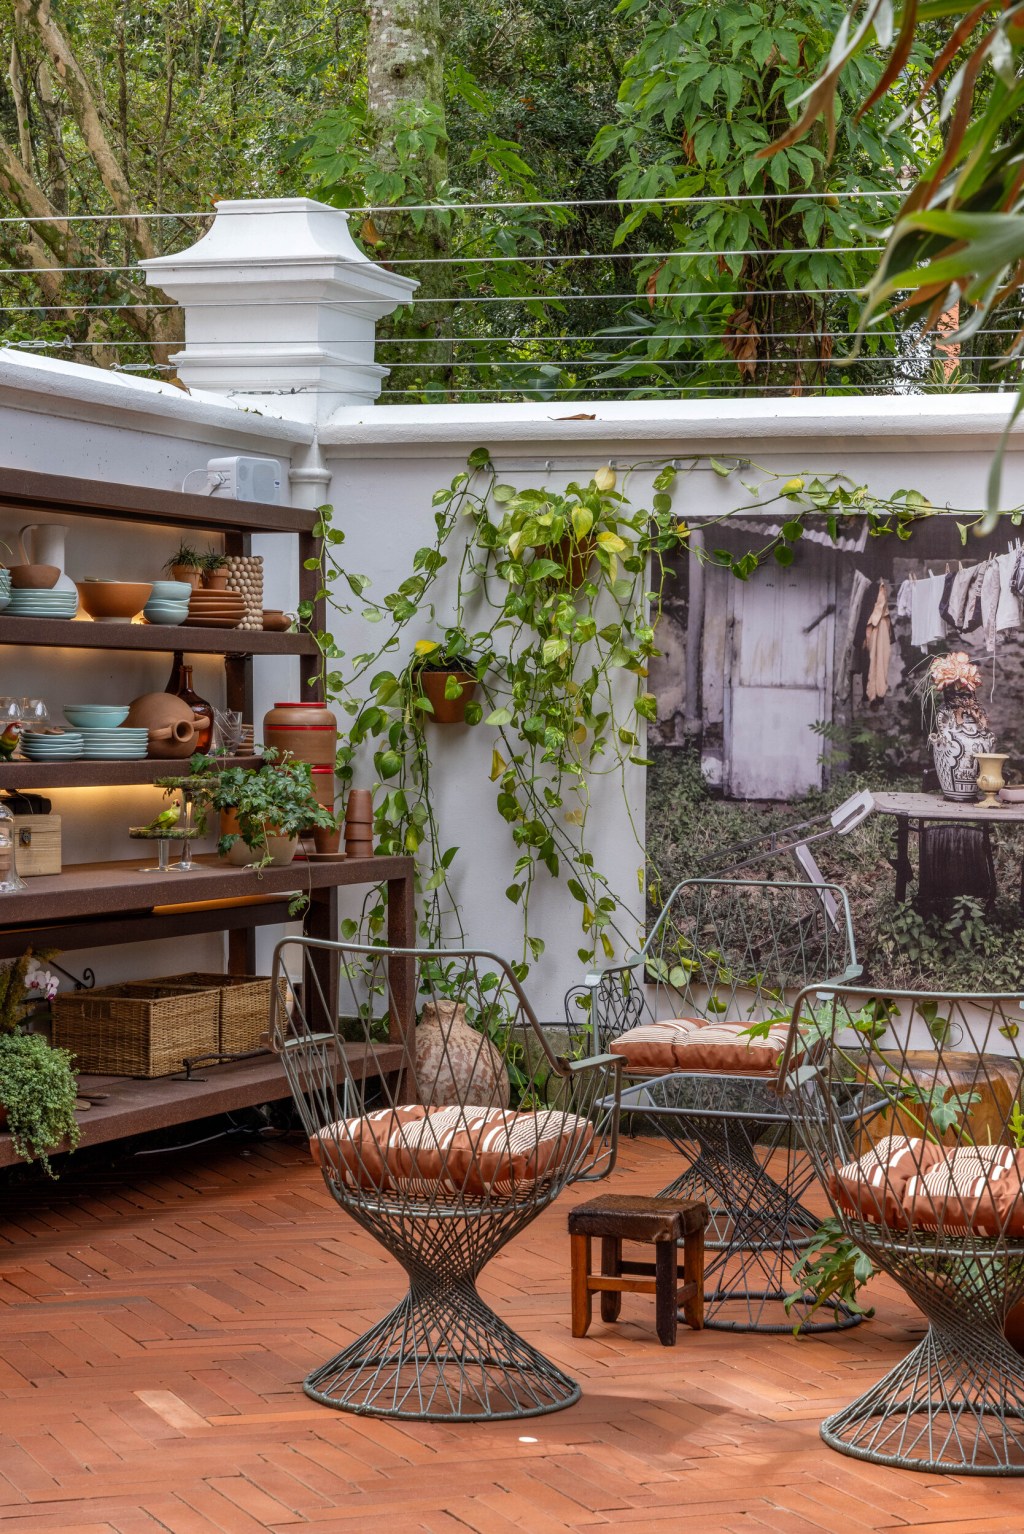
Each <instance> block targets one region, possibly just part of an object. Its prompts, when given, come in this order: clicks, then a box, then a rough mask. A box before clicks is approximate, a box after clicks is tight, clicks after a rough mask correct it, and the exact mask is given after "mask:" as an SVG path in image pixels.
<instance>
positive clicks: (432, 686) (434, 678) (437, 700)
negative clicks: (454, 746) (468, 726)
mask: <svg viewBox="0 0 1024 1534" xmlns="http://www.w3.org/2000/svg"><path fill="white" fill-rule="evenodd" d="M450 676H453V677H455V678H456V680H457V681H459V682H461V683H462V695H461V696H460V697H458V698H446V697H445V695H444V693H445V688H446V686H447V684H448V678H449V677H450ZM420 686H421V687H422V689H423V693H424V696H425V697H426V698H428V699H429V701H430V705H431V707H432V708H433V710H434V712H433V713H432V714H430V715H428V716H427V717H428V718H430V719H433V720H434V722H435V724H462V723H463V721H464V720H465V718H466V704H467V703H468V702H469V701H470V699H471V698H472V696H473V694H474V693H475V692H476V678H475V677H474V676H472V675H471V674H470V673H469V672H468V671H421V672H420Z"/></svg>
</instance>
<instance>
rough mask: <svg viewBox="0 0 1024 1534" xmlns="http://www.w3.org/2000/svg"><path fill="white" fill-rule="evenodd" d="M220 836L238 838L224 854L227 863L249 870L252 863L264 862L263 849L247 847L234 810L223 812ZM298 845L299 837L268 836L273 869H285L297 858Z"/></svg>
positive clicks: (268, 848) (268, 847) (221, 814)
mask: <svg viewBox="0 0 1024 1534" xmlns="http://www.w3.org/2000/svg"><path fill="white" fill-rule="evenodd" d="M220 834H221V836H237V837H238V841H237V842H235V843H234V844H233V846H232V847H231V848H230V850H229V851H228V852H225V853H224V854H223V856H224V857H225V859H226V860H227V862H229V863H232V864H233V865H234V866H235V867H236V868H247V867H248V866H249V864H250V863H259V862H261V861H262V858H263V852H262V849H261V848H258V847H247V846H246V844H245V842H243V841H242V838H241V834H240V832H239V829H238V816H237V815H236V814H235V812H234V810H221V812H220ZM298 845H299V838H298V837H297V836H274V835H272V834H268V836H267V851H268V852H269V853H270V866H271V868H285V867H286V866H287V865H288V864H289V863H290V862H291V860H292V858H293V857H294V856H295V853H296V850H297V848H298Z"/></svg>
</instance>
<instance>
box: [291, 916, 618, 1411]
mask: <svg viewBox="0 0 1024 1534" xmlns="http://www.w3.org/2000/svg"><path fill="white" fill-rule="evenodd" d="M325 966H326V967H325ZM274 975H275V979H276V980H281V981H283V982H284V984H283V985H278V984H275V985H274V987H273V1000H272V1012H271V1029H270V1036H271V1045H272V1047H273V1049H274V1050H275V1052H276V1053H277V1054H278V1055H279V1056H280V1058H281V1061H282V1064H283V1067H284V1070H285V1074H286V1076H287V1079H288V1083H289V1086H290V1088H291V1091H292V1095H293V1097H294V1099H295V1104H296V1107H297V1110H298V1112H299V1115H300V1117H301V1120H302V1124H303V1127H304V1129H305V1132H306V1134H307V1135H308V1137H309V1140H310V1148H311V1151H312V1152H313V1155H314V1158H315V1159H316V1160H317V1162H318V1163H319V1165H320V1169H321V1171H322V1173H323V1177H324V1180H325V1183H326V1185H327V1188H328V1189H329V1191H330V1193H331V1195H332V1196H333V1198H334V1199H335V1200H336V1202H337V1203H338V1204H339V1206H340V1207H341V1208H342V1209H343V1210H345V1211H346V1212H347V1213H348V1214H350V1215H351V1216H352V1218H353V1219H355V1220H356V1221H357V1222H358V1223H359V1224H360V1225H362V1226H363V1227H364V1229H366V1230H367V1231H369V1232H370V1234H371V1235H373V1236H374V1237H375V1238H376V1239H377V1240H378V1241H379V1242H380V1243H381V1244H382V1245H383V1246H384V1247H385V1248H386V1249H387V1250H388V1251H389V1252H390V1253H391V1254H392V1256H394V1257H395V1258H396V1259H397V1261H398V1262H399V1263H400V1264H401V1266H402V1267H403V1268H404V1269H405V1271H406V1274H407V1275H408V1279H409V1289H408V1293H407V1295H406V1296H405V1298H404V1299H403V1300H402V1301H401V1302H400V1303H399V1304H398V1305H396V1306H395V1307H394V1309H392V1310H391V1311H390V1312H389V1314H388V1315H386V1316H384V1317H383V1318H382V1319H381V1320H380V1321H379V1322H378V1323H377V1324H376V1325H375V1326H373V1327H371V1328H370V1330H369V1331H367V1332H366V1333H365V1334H364V1335H363V1336H361V1337H359V1338H357V1339H356V1340H355V1341H354V1342H352V1343H350V1344H349V1345H348V1346H347V1347H345V1348H343V1349H342V1351H341V1352H340V1353H338V1354H337V1355H336V1356H335V1357H334V1358H331V1359H329V1360H328V1361H327V1362H326V1363H324V1364H323V1365H321V1366H320V1367H319V1368H317V1369H315V1370H314V1371H313V1372H312V1373H311V1374H310V1375H309V1377H308V1378H307V1380H306V1381H305V1390H306V1393H307V1394H308V1395H310V1396H312V1397H313V1399H314V1400H317V1401H320V1402H322V1403H324V1404H325V1405H328V1406H333V1407H337V1408H340V1409H342V1410H345V1411H351V1412H357V1413H363V1414H366V1415H371V1416H386V1417H400V1418H412V1419H424V1420H452V1419H467V1418H468V1419H492V1418H505V1417H525V1416H534V1415H538V1414H541V1413H545V1412H550V1411H557V1410H559V1409H560V1408H562V1407H564V1406H569V1405H571V1404H572V1403H573V1402H574V1401H576V1400H577V1399H578V1398H579V1394H580V1391H579V1386H578V1385H577V1384H576V1382H575V1381H574V1380H572V1379H570V1378H569V1377H568V1376H567V1375H565V1374H564V1373H563V1372H562V1371H561V1370H560V1369H558V1368H557V1367H556V1366H555V1365H554V1364H552V1363H551V1362H550V1361H549V1360H548V1359H546V1358H545V1357H544V1355H543V1354H542V1353H540V1352H539V1351H538V1350H537V1349H536V1348H534V1347H533V1346H532V1345H531V1344H530V1343H528V1342H527V1341H525V1339H523V1338H522V1337H520V1336H518V1335H517V1334H516V1333H515V1332H514V1331H513V1330H512V1328H511V1327H509V1326H508V1325H507V1324H506V1322H505V1321H503V1320H502V1319H501V1317H500V1316H498V1315H497V1314H496V1313H495V1311H494V1310H492V1309H491V1307H490V1306H489V1305H487V1304H486V1303H485V1302H484V1301H483V1300H482V1299H481V1298H480V1295H479V1293H478V1291H477V1279H478V1277H479V1275H480V1273H481V1271H482V1269H483V1268H484V1266H485V1265H486V1263H488V1262H489V1261H490V1259H491V1258H492V1257H493V1256H494V1255H495V1253H496V1252H498V1251H499V1250H500V1249H501V1248H502V1247H503V1246H504V1245H505V1244H506V1243H507V1242H508V1241H510V1240H511V1239H512V1238H513V1237H514V1236H515V1235H517V1234H518V1232H519V1231H521V1230H522V1229H523V1228H524V1227H525V1226H526V1225H528V1224H529V1223H530V1221H531V1220H533V1219H534V1218H535V1217H536V1216H537V1215H538V1214H539V1213H540V1212H541V1210H543V1209H544V1208H545V1207H546V1206H547V1205H548V1204H549V1203H551V1201H552V1200H553V1199H554V1198H556V1197H557V1196H558V1194H559V1193H560V1192H561V1190H562V1189H563V1188H564V1187H566V1186H567V1185H568V1184H569V1183H571V1182H574V1181H577V1180H581V1179H583V1180H590V1179H597V1178H600V1177H603V1176H606V1175H607V1173H608V1172H609V1171H610V1170H611V1168H612V1166H613V1165H614V1161H615V1150H616V1135H617V1126H618V1098H619V1090H620V1075H621V1063H620V1062H619V1061H618V1060H616V1059H614V1058H613V1057H610V1056H609V1057H605V1058H603V1059H602V1058H595V1057H592V1056H589V1055H587V1056H584V1057H582V1058H578V1059H571V1058H567V1057H565V1056H564V1055H562V1056H559V1055H556V1054H555V1052H554V1050H553V1049H552V1047H551V1044H550V1043H549V1041H548V1038H547V1037H546V1035H545V1033H544V1031H543V1029H542V1028H541V1027H540V1025H539V1023H538V1021H537V1019H536V1016H535V1015H534V1012H533V1010H532V1008H531V1007H530V1004H529V1002H528V1000H527V998H526V996H525V994H524V992H523V990H522V988H521V986H520V985H519V983H518V981H517V980H516V978H515V976H514V975H513V974H512V971H511V969H510V968H509V966H508V965H507V964H506V963H505V961H504V960H503V959H501V958H499V957H498V956H497V955H494V954H488V953H481V952H475V951H470V950H454V949H448V950H445V951H443V952H441V951H431V950H424V949H420V950H413V949H396V948H377V947H366V946H362V945H358V944H346V943H328V942H324V941H318V940H314V939H309V938H293V939H286V940H284V941H283V942H282V943H280V944H279V945H278V947H277V949H276V951H275V960H274ZM327 977H329V979H330V981H331V982H332V983H333V985H335V986H336V987H337V992H338V996H339V1006H338V1012H337V1017H334V1016H332V1013H331V1010H330V1009H329V1008H328V1004H327V1000H326V997H327V995H328V994H329V992H330V990H331V989H332V984H329V983H326V979H327ZM300 981H302V982H303V984H301V985H300ZM282 997H284V1000H282ZM414 1010H415V1011H416V1012H418V1013H419V1022H418V1024H417V1023H416V1022H415V1021H414V1016H413V1013H414Z"/></svg>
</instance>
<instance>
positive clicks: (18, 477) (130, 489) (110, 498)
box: [0, 468, 317, 533]
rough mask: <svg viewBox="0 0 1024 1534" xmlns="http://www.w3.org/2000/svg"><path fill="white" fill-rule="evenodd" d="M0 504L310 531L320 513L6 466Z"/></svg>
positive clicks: (167, 523) (173, 523)
mask: <svg viewBox="0 0 1024 1534" xmlns="http://www.w3.org/2000/svg"><path fill="white" fill-rule="evenodd" d="M0 506H5V507H10V508H12V509H13V510H16V511H29V512H37V511H46V512H53V511H56V512H58V513H59V515H60V516H61V517H69V516H72V517H73V516H86V517H106V518H111V519H113V520H114V521H128V522H150V523H157V524H159V525H162V526H164V527H201V528H204V529H210V530H211V531H221V530H223V529H225V528H227V529H229V530H231V531H238V532H249V533H308V532H310V531H311V530H312V529H313V527H314V526H315V524H316V520H317V513H316V512H315V511H308V510H305V509H304V508H302V507H298V506H272V505H269V504H267V503H266V502H264V501H234V500H228V499H221V498H220V497H219V496H212V495H188V494H185V493H184V492H182V491H179V490H153V489H150V488H149V487H147V486H145V485H119V484H113V483H108V482H107V481H106V480H98V479H79V478H77V477H76V476H72V475H68V474H38V473H34V472H33V471H31V470H29V469H5V468H0Z"/></svg>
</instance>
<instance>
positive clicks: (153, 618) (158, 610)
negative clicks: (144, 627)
mask: <svg viewBox="0 0 1024 1534" xmlns="http://www.w3.org/2000/svg"><path fill="white" fill-rule="evenodd" d="M142 616H143V617H144V618H145V619H146V621H147V622H148V623H160V624H163V626H164V627H165V628H174V627H176V626H177V624H179V623H184V621H185V619H186V618H187V617H188V606H187V604H186V603H184V602H180V603H178V602H147V603H146V605H145V607H144V608H143V609H142Z"/></svg>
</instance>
